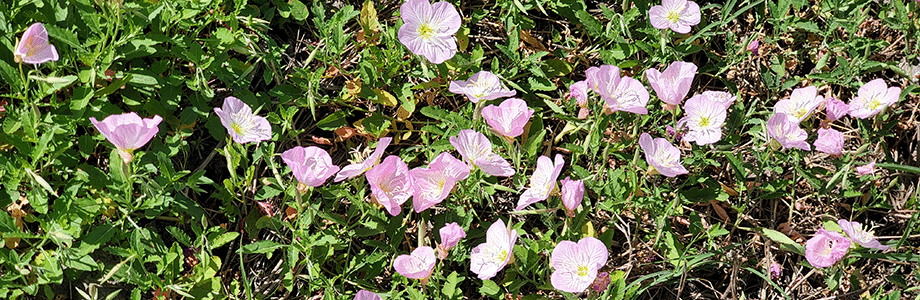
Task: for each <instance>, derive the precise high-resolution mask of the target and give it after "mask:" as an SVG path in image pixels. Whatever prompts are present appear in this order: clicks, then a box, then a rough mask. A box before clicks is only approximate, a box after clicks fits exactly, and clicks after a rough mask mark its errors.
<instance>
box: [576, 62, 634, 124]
mask: <svg viewBox="0 0 920 300" xmlns="http://www.w3.org/2000/svg"><path fill="white" fill-rule="evenodd" d="M585 73H586V75H587V77H588V79H587V81H588V87H590V88H591V89H592V90H594V91H595V92H596V93H598V94H599V95H601V98H602V99H604V102H605V103H606V104H607V109H609V110H610V112H616V111H621V110H622V111H627V112H631V113H636V114H641V115H644V114H648V109H646V108H645V105H646V104H648V99H649V95H648V91H647V90H645V86H643V85H642V83H641V82H639V81H638V80H635V79H633V78H631V77H628V76H627V77H622V78H621V77H620V68H618V67H617V66H612V65H603V66H601V67H600V68H598V67H591V68H588V70H587V71H585Z"/></svg>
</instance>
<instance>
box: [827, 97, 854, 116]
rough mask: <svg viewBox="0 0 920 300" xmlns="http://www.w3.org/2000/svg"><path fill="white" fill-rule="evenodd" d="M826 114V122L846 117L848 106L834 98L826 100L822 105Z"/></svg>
mask: <svg viewBox="0 0 920 300" xmlns="http://www.w3.org/2000/svg"><path fill="white" fill-rule="evenodd" d="M824 106H825V108H826V110H825V111H826V112H827V121H828V122H833V121H837V120H838V119H840V118H842V117H843V116H846V115H847V112H848V111H850V106H849V105H847V104H846V103H843V101H840V100H837V99H836V98H833V97H831V98H827V102H825V104H824Z"/></svg>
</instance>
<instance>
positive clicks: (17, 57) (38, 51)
mask: <svg viewBox="0 0 920 300" xmlns="http://www.w3.org/2000/svg"><path fill="white" fill-rule="evenodd" d="M57 60H58V53H57V49H56V48H54V45H52V44H50V43H48V30H45V25H42V23H35V24H32V26H29V28H28V29H26V31H25V32H23V33H22V39H21V40H19V43H18V44H16V49H14V50H13V61H15V62H17V63H18V62H24V63H27V64H31V65H37V64H41V63H46V62H49V61H57Z"/></svg>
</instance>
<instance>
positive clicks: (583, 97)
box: [569, 80, 588, 107]
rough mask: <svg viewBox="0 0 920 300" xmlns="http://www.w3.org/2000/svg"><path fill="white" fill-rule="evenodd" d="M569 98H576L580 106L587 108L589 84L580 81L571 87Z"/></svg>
mask: <svg viewBox="0 0 920 300" xmlns="http://www.w3.org/2000/svg"><path fill="white" fill-rule="evenodd" d="M569 98H575V101H576V103H578V106H580V107H585V106H587V105H588V82H587V81H586V80H582V81H578V82H575V83H573V84H572V85H570V86H569Z"/></svg>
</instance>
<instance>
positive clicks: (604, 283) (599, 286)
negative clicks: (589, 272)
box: [591, 272, 610, 294]
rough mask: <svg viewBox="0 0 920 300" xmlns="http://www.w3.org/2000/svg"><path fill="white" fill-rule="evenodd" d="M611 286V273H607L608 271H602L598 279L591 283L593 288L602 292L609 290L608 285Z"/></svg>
mask: <svg viewBox="0 0 920 300" xmlns="http://www.w3.org/2000/svg"><path fill="white" fill-rule="evenodd" d="M609 286H610V274H607V272H601V273H600V274H597V279H594V282H593V283H591V290H593V291H594V292H595V293H598V294H600V293H603V292H604V291H605V290H607V287H609Z"/></svg>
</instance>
